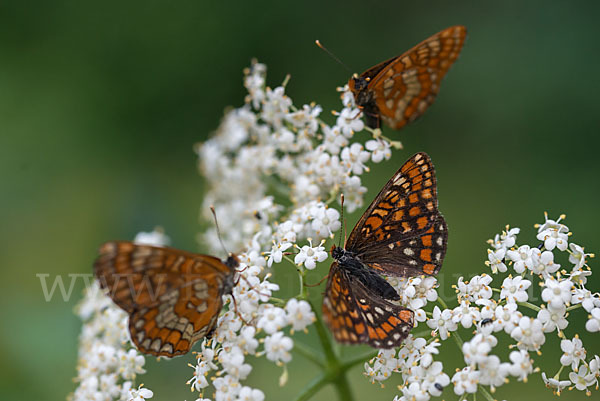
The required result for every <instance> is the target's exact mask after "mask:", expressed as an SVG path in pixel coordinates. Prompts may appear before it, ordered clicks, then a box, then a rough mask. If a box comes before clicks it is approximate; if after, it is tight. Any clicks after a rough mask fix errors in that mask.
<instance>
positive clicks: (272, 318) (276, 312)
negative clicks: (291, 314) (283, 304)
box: [256, 304, 287, 334]
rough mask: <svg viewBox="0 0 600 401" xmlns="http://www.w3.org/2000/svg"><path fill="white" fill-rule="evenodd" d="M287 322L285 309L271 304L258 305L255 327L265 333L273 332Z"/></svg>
mask: <svg viewBox="0 0 600 401" xmlns="http://www.w3.org/2000/svg"><path fill="white" fill-rule="evenodd" d="M286 324H287V319H286V316H285V310H284V309H282V308H279V307H277V306H274V305H271V304H262V305H260V307H259V318H258V321H257V322H256V327H257V328H259V329H263V330H264V331H265V333H267V334H274V333H275V332H277V331H278V330H280V329H281V328H282V327H284V326H285V325H286Z"/></svg>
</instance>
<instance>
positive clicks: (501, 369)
mask: <svg viewBox="0 0 600 401" xmlns="http://www.w3.org/2000/svg"><path fill="white" fill-rule="evenodd" d="M479 372H480V376H479V383H480V384H483V385H488V386H490V387H491V388H492V390H493V389H494V388H495V387H500V386H501V385H503V384H504V382H505V379H506V376H508V374H509V372H510V364H509V363H507V362H503V363H501V362H500V358H498V357H497V356H496V355H490V356H488V357H487V358H486V359H485V360H484V361H482V362H481V363H479Z"/></svg>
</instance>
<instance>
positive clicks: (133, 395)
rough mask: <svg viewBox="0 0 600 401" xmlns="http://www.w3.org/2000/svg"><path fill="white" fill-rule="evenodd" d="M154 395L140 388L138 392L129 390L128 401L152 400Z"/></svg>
mask: <svg viewBox="0 0 600 401" xmlns="http://www.w3.org/2000/svg"><path fill="white" fill-rule="evenodd" d="M153 395H154V393H153V392H152V391H151V390H148V389H147V388H143V387H142V386H140V387H139V388H138V389H137V390H129V396H128V401H144V400H146V399H148V398H152V396H153Z"/></svg>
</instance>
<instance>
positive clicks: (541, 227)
mask: <svg viewBox="0 0 600 401" xmlns="http://www.w3.org/2000/svg"><path fill="white" fill-rule="evenodd" d="M565 217H567V216H566V215H564V214H561V215H560V216H559V218H558V220H556V221H554V220H551V219H549V218H548V213H547V212H544V219H545V220H546V221H545V222H544V224H536V226H535V227H536V228H537V229H538V233H541V232H542V231H546V230H548V229H554V230H557V231H559V232H561V233H568V232H569V227H567V226H565V225H564V224H562V223H561V222H560V221H561V220H562V219H564V218H565Z"/></svg>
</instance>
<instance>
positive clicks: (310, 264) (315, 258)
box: [294, 238, 328, 270]
mask: <svg viewBox="0 0 600 401" xmlns="http://www.w3.org/2000/svg"><path fill="white" fill-rule="evenodd" d="M324 243H325V241H321V243H320V244H319V245H318V246H315V247H313V245H312V240H311V239H310V238H309V239H308V244H309V245H304V246H303V247H302V248H300V252H298V254H297V255H296V257H295V258H294V263H296V264H297V265H302V264H304V266H305V267H306V268H307V269H309V270H312V269H314V268H315V267H317V262H322V261H324V260H325V259H327V256H328V255H327V252H326V251H325V248H324V247H323V246H322V245H323V244H324Z"/></svg>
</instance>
